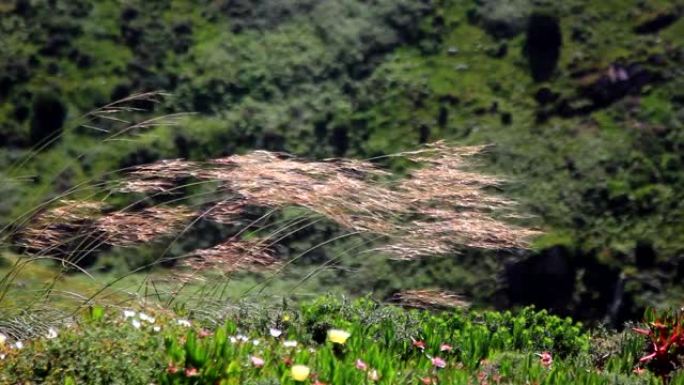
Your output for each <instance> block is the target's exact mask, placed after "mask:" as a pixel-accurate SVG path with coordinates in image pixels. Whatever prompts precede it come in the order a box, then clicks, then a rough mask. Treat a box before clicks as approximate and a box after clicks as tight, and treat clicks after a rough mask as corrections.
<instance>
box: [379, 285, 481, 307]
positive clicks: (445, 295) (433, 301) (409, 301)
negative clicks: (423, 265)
mask: <svg viewBox="0 0 684 385" xmlns="http://www.w3.org/2000/svg"><path fill="white" fill-rule="evenodd" d="M390 301H391V302H394V303H396V304H398V305H400V306H406V307H413V308H417V309H435V310H437V309H442V310H444V309H461V308H468V307H470V303H469V302H468V301H466V300H464V299H463V297H461V296H459V295H458V294H455V293H452V292H448V291H444V290H438V289H417V290H406V291H402V292H399V293H396V294H394V295H393V296H392V298H391V299H390Z"/></svg>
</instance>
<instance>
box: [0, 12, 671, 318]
mask: <svg viewBox="0 0 684 385" xmlns="http://www.w3.org/2000/svg"><path fill="white" fill-rule="evenodd" d="M683 10H684V3H682V2H679V1H659V0H653V1H642V0H610V1H601V2H593V1H580V0H568V1H563V2H556V1H543V0H515V1H503V0H501V1H498V0H478V1H475V0H473V1H466V0H374V1H363V0H336V1H333V0H323V1H315V0H285V1H283V0H214V1H209V0H201V1H196V2H190V1H181V0H162V1H143V0H140V1H135V0H130V1H114V0H101V1H87V0H68V1H67V0H64V1H60V0H36V1H28V0H14V1H4V2H0V143H1V144H2V148H0V178H2V183H0V194H1V196H2V200H0V223H2V224H3V225H4V224H9V223H10V221H11V220H13V219H15V218H17V217H19V216H21V215H22V214H23V213H25V212H26V211H27V210H30V209H32V208H35V207H36V206H37V205H39V204H40V203H41V202H44V201H45V200H47V199H49V198H51V197H55V196H56V195H57V194H60V193H64V192H65V191H69V190H70V189H73V188H74V186H80V184H81V183H83V182H85V181H95V182H98V181H104V180H107V178H108V176H107V175H106V174H105V173H106V172H111V171H113V170H118V169H121V168H125V167H130V166H133V165H137V164H141V163H148V162H152V161H155V160H159V159H165V158H185V159H191V160H204V159H209V158H213V157H219V156H225V155H229V154H233V153H236V152H237V153H239V152H244V151H247V150H251V149H266V150H271V151H283V152H289V153H293V154H296V155H299V156H303V157H308V158H315V159H323V158H328V157H342V156H344V157H354V158H364V159H366V158H376V157H381V156H383V155H386V154H391V153H395V152H398V151H404V150H412V149H415V148H417V147H418V146H420V145H421V144H424V143H428V142H433V141H436V140H440V139H446V140H449V141H452V142H454V143H458V144H487V145H490V147H488V149H487V151H486V154H485V155H484V156H482V157H480V158H479V164H478V167H479V169H480V170H482V171H486V172H489V173H493V174H495V175H500V176H502V177H504V178H506V179H507V180H508V183H507V184H505V185H504V186H502V187H501V189H500V190H501V191H500V192H501V193H502V194H503V195H504V196H506V197H510V198H514V199H515V200H517V201H518V202H520V205H519V213H520V214H522V215H523V216H524V217H523V218H519V219H518V222H520V223H522V224H524V225H527V226H531V227H534V228H538V229H540V230H542V231H544V232H545V234H544V235H543V236H541V237H539V238H538V239H537V240H535V242H534V245H533V246H534V247H533V250H531V251H526V250H508V251H498V252H492V251H463V252H461V253H459V254H457V255H453V256H449V257H443V258H433V259H424V260H418V261H386V260H380V259H373V258H371V259H368V258H363V257H360V256H357V255H354V254H353V253H348V254H349V255H348V256H345V257H344V258H341V260H340V261H339V264H338V269H337V270H331V271H322V272H320V274H315V275H314V277H313V278H308V275H309V274H310V272H311V271H316V268H317V266H319V265H320V264H321V262H322V261H325V260H327V258H330V257H331V256H334V255H337V254H339V251H340V250H344V249H348V248H349V247H351V246H353V245H351V244H349V243H344V242H341V243H336V244H332V245H330V247H324V248H322V249H320V251H318V252H316V253H313V254H311V255H308V256H307V257H306V258H304V259H303V260H302V261H301V262H300V263H298V264H297V265H296V266H295V267H294V269H293V271H292V274H291V276H288V277H286V278H284V281H283V282H284V283H283V282H280V283H278V284H279V285H280V284H283V285H284V287H287V289H284V290H289V291H295V287H296V286H297V285H298V284H299V282H300V281H301V280H302V279H304V278H307V280H306V281H307V282H306V285H307V289H308V290H311V291H315V290H317V289H319V288H324V289H333V290H338V289H339V290H344V291H346V292H348V293H351V294H365V293H366V292H368V291H373V292H374V294H375V295H376V296H377V297H378V298H383V299H384V298H389V297H390V296H391V295H392V294H394V293H395V292H396V291H398V290H402V289H415V288H424V287H438V288H443V289H449V290H453V291H457V292H459V293H461V294H463V295H464V296H465V297H466V298H468V299H469V300H472V301H473V302H474V303H475V304H477V305H482V306H494V307H509V306H513V305H527V304H535V305H537V306H539V307H543V308H549V309H551V310H553V311H554V312H557V313H560V314H562V315H572V316H574V317H576V318H577V319H581V320H591V321H599V322H600V321H606V322H608V323H610V324H613V325H621V324H622V322H623V321H625V320H627V319H635V318H638V317H640V316H641V314H642V311H643V309H644V308H645V307H646V306H665V305H677V306H679V305H680V304H681V301H682V299H683V297H684V287H682V285H681V280H682V277H684V259H683V258H684V254H682V252H683V250H684V223H683V222H682V218H683V214H684V207H683V206H682V203H681V202H682V198H684V196H683V195H684V172H683V171H682V165H683V164H684V151H683V149H682V146H684V127H683V122H684V76H682V68H683V67H682V65H683V64H684V19H682V18H681V15H682V12H683ZM155 90H163V91H166V92H168V93H169V94H170V95H169V96H167V97H165V98H163V100H160V103H158V104H153V103H138V104H137V105H136V106H137V107H138V108H140V109H144V110H148V111H149V110H151V111H149V112H147V113H144V112H142V111H140V112H136V111H132V112H131V113H130V114H129V116H130V119H131V120H135V121H139V120H141V119H145V118H146V117H150V116H159V115H164V114H174V113H191V114H186V115H182V116H177V117H175V123H176V124H175V125H164V126H161V127H151V128H144V129H140V130H138V131H136V132H134V133H133V134H135V135H134V136H132V137H128V136H127V137H125V138H123V137H122V138H120V139H121V140H115V141H113V140H104V139H105V138H106V137H107V135H108V134H107V133H106V132H104V131H106V130H110V133H111V132H113V131H111V130H116V129H117V127H119V124H120V123H121V122H116V121H111V120H106V119H102V118H101V117H100V118H98V119H95V120H94V121H88V122H86V121H87V120H88V119H90V118H91V117H92V116H88V115H84V114H86V113H88V112H89V111H92V110H94V109H95V108H98V107H100V106H102V105H106V104H107V103H110V102H112V101H115V100H118V99H121V98H124V97H126V96H128V95H130V94H132V93H135V92H138V91H155ZM84 123H86V124H84ZM51 138H55V140H54V141H51V142H50V143H49V144H48V145H45V146H41V144H43V143H46V142H48V141H50V140H51ZM36 146H38V147H44V148H42V150H41V151H40V152H39V153H37V154H36V155H35V156H32V157H30V158H27V157H29V155H31V154H32V153H31V151H32V149H35V148H36ZM379 163H380V164H381V165H382V166H386V167H389V168H392V169H394V170H396V171H399V172H401V171H403V170H405V167H406V166H407V165H406V164H403V163H401V162H393V161H390V160H386V159H385V160H381V161H380V162H379ZM96 190H97V189H96V188H83V189H78V191H77V192H76V193H74V194H71V195H70V196H71V197H72V198H74V199H85V198H87V197H89V196H91V195H92V194H93V193H97V191H96ZM205 230H206V231H205ZM212 231H213V230H212V229H200V230H198V231H196V232H195V233H193V234H190V235H189V236H188V237H187V239H185V240H184V241H183V242H185V243H184V244H188V243H202V244H203V243H207V242H210V241H211V240H212V239H213V237H216V234H214V233H213V232H212ZM336 231H337V229H336V228H335V227H334V226H331V225H329V224H325V223H321V224H317V225H316V226H314V227H312V228H311V229H309V230H308V231H306V232H304V233H302V234H300V235H298V236H293V237H290V238H288V239H287V240H286V244H285V246H284V247H287V248H288V250H290V254H292V255H296V254H297V253H298V252H301V251H303V250H306V249H307V248H308V247H310V246H311V245H312V244H316V243H319V242H321V241H324V240H325V239H327V238H329V237H332V236H333V235H334V234H336ZM331 234H333V235H331ZM4 243H9V240H5V242H4ZM15 251H16V250H15ZM156 251H158V250H156ZM156 251H155V250H149V249H146V250H113V251H111V252H109V253H106V254H104V255H100V256H98V260H97V261H96V262H93V263H94V264H93V265H92V266H93V269H100V270H107V271H111V270H116V271H124V270H127V269H133V268H136V267H140V266H141V265H144V264H145V261H146V259H145V258H148V257H149V255H152V254H154V253H155V252H156ZM245 279H246V280H247V281H246V282H248V283H249V282H252V281H250V280H251V279H254V278H253V277H251V276H249V275H248V276H247V278H245ZM247 286H248V285H247Z"/></svg>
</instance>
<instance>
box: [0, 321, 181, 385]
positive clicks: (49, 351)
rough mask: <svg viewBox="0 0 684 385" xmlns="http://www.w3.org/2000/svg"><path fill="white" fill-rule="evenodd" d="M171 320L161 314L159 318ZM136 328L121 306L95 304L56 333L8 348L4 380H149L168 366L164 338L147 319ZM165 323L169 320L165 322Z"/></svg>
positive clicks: (0, 377) (1, 373)
mask: <svg viewBox="0 0 684 385" xmlns="http://www.w3.org/2000/svg"><path fill="white" fill-rule="evenodd" d="M166 321H167V320H162V319H159V320H157V321H156V322H157V323H158V324H165V323H166ZM139 322H141V324H142V325H141V327H140V328H136V327H134V326H133V325H132V323H131V320H130V319H124V318H123V317H122V316H121V314H120V313H119V312H112V311H109V312H107V313H106V315H105V314H104V313H103V312H102V309H100V308H94V309H93V310H92V311H91V313H90V315H89V316H88V317H82V318H78V320H77V322H75V323H73V324H71V325H67V326H66V327H64V328H62V329H59V331H58V335H57V336H56V337H54V338H47V337H44V338H39V339H35V340H32V341H30V342H29V341H26V342H25V343H24V347H23V348H22V349H21V350H16V349H14V350H10V351H5V352H6V354H7V357H6V358H5V360H4V361H3V364H2V368H1V369H0V381H1V382H3V383H12V384H14V383H35V384H54V385H62V384H65V383H66V384H68V383H75V384H94V385H95V384H102V385H105V384H121V385H124V384H126V385H128V384H147V383H148V382H149V379H150V378H152V377H153V376H154V374H155V373H157V372H159V371H161V370H162V368H163V365H164V363H163V352H162V349H163V338H162V337H161V335H160V334H159V333H157V332H155V331H154V330H153V326H152V325H149V324H148V323H146V322H145V321H139ZM164 327H166V325H165V326H164Z"/></svg>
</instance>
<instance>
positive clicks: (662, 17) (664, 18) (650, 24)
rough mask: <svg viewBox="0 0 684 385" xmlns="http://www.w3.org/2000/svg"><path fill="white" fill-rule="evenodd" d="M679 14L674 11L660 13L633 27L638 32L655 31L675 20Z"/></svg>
mask: <svg viewBox="0 0 684 385" xmlns="http://www.w3.org/2000/svg"><path fill="white" fill-rule="evenodd" d="M679 16H680V15H679V14H678V13H675V12H668V13H661V14H659V15H657V16H655V17H654V18H651V19H649V20H646V21H645V22H643V23H641V24H639V25H637V26H636V27H634V32H636V33H640V34H647V33H656V32H658V31H660V30H661V29H664V28H667V27H668V26H670V25H671V24H672V23H674V22H675V21H677V19H679Z"/></svg>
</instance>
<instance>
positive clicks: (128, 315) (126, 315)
mask: <svg viewBox="0 0 684 385" xmlns="http://www.w3.org/2000/svg"><path fill="white" fill-rule="evenodd" d="M123 316H124V318H131V317H135V312H134V311H133V310H124V312H123Z"/></svg>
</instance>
